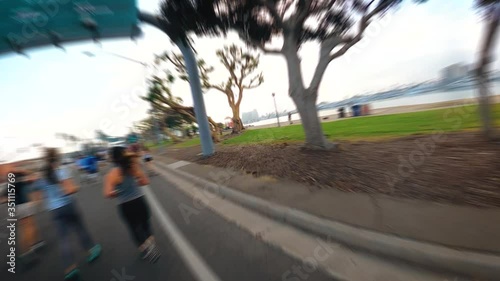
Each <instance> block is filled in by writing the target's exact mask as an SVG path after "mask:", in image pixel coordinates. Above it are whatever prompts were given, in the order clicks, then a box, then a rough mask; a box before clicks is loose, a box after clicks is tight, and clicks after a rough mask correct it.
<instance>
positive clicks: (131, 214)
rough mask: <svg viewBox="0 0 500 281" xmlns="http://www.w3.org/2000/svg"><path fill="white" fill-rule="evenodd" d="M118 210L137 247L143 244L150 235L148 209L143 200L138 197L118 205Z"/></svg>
mask: <svg viewBox="0 0 500 281" xmlns="http://www.w3.org/2000/svg"><path fill="white" fill-rule="evenodd" d="M119 209H120V213H121V215H122V217H123V219H124V220H125V221H126V222H127V225H128V228H129V230H130V233H131V234H132V237H133V239H134V241H135V243H136V244H137V246H140V245H142V244H144V242H145V241H146V239H148V238H149V237H150V236H151V235H152V232H151V226H150V222H149V218H150V215H149V208H148V206H147V204H146V201H145V200H144V198H143V197H139V198H137V199H134V200H131V201H128V202H125V203H122V204H120V205H119Z"/></svg>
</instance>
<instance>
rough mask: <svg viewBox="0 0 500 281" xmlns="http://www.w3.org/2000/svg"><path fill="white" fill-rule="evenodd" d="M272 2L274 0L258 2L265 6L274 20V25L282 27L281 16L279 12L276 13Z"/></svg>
mask: <svg viewBox="0 0 500 281" xmlns="http://www.w3.org/2000/svg"><path fill="white" fill-rule="evenodd" d="M272 2H274V1H268V0H261V1H260V3H261V4H263V5H264V7H266V8H267V10H268V11H269V13H270V14H271V16H272V18H273V19H274V20H275V21H276V25H277V26H278V27H283V18H282V17H280V14H279V13H278V10H277V9H276V6H275V4H273V3H272Z"/></svg>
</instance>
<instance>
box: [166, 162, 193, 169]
mask: <svg viewBox="0 0 500 281" xmlns="http://www.w3.org/2000/svg"><path fill="white" fill-rule="evenodd" d="M189 164H191V163H189V162H186V161H177V162H175V163H172V164H169V165H168V167H170V168H172V169H178V168H180V167H184V166H186V165H189Z"/></svg>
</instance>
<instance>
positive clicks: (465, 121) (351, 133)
mask: <svg viewBox="0 0 500 281" xmlns="http://www.w3.org/2000/svg"><path fill="white" fill-rule="evenodd" d="M494 118H495V120H496V124H497V125H500V104H496V105H495V106H494ZM322 125H323V130H324V133H325V135H326V136H327V137H328V139H331V140H376V139H383V138H391V137H401V136H407V135H414V134H430V133H432V132H435V131H436V130H439V131H444V132H452V131H466V130H473V129H478V128H479V127H480V123H479V114H478V112H477V106H475V105H474V106H460V107H454V108H447V109H436V110H429V111H421V112H414V113H403V114H392V115H382V116H368V117H358V118H347V119H344V120H340V121H334V122H327V123H322ZM304 139H305V137H304V132H303V130H302V126H301V125H291V126H285V127H281V128H277V127H276V128H267V129H255V130H246V131H245V132H244V133H243V134H241V135H240V136H237V137H233V138H230V139H228V140H225V141H224V142H223V143H224V144H256V143H261V144H265V143H275V142H299V141H304ZM199 144H200V141H199V139H198V138H196V139H192V140H188V141H186V142H183V143H181V144H178V145H176V147H188V146H195V145H199Z"/></svg>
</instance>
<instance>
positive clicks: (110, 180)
mask: <svg viewBox="0 0 500 281" xmlns="http://www.w3.org/2000/svg"><path fill="white" fill-rule="evenodd" d="M116 182H117V179H116V172H115V171H113V170H112V171H111V172H109V173H108V174H107V175H106V177H104V190H103V193H104V197H105V198H113V197H116V195H117V191H116V189H115V186H116Z"/></svg>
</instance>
